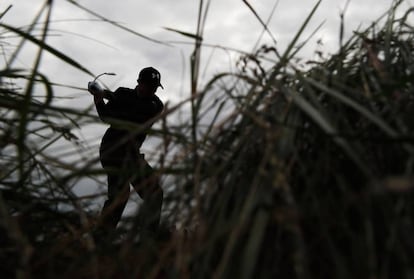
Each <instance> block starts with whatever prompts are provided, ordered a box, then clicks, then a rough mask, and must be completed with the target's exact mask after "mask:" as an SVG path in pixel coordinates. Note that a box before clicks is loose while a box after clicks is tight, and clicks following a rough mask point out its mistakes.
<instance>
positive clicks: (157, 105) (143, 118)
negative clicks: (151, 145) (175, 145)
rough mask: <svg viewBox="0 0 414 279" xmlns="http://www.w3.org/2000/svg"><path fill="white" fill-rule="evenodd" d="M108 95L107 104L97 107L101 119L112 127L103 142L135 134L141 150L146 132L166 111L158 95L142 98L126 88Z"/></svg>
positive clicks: (134, 136)
mask: <svg viewBox="0 0 414 279" xmlns="http://www.w3.org/2000/svg"><path fill="white" fill-rule="evenodd" d="M108 94H109V95H108V102H107V103H104V102H100V103H98V104H97V105H96V108H97V111H98V115H99V117H100V118H101V119H102V121H104V122H106V123H108V124H110V125H111V127H110V128H109V129H108V131H107V132H106V133H105V136H104V139H103V140H104V141H118V140H119V139H120V138H121V137H124V136H129V137H131V134H133V138H134V139H135V143H136V144H137V145H138V148H139V147H140V146H141V145H142V142H143V141H144V140H145V137H146V131H145V130H146V129H148V128H150V127H151V126H152V124H153V121H154V118H155V117H156V116H157V115H158V114H160V113H161V112H162V110H163V109H164V105H163V103H162V102H161V100H160V99H159V98H158V97H157V96H156V95H152V96H150V97H140V96H138V95H137V93H136V92H135V90H133V89H130V88H124V87H120V88H118V89H117V90H116V91H115V92H113V93H108ZM137 124H138V125H137ZM137 131H138V132H137Z"/></svg>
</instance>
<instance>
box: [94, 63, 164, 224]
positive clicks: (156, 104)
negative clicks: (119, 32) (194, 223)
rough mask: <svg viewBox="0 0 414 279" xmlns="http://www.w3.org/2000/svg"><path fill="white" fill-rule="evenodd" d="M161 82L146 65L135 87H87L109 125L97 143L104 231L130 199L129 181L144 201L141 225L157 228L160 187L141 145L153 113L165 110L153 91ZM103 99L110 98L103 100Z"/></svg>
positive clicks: (114, 220)
mask: <svg viewBox="0 0 414 279" xmlns="http://www.w3.org/2000/svg"><path fill="white" fill-rule="evenodd" d="M160 80H161V75H160V73H159V72H158V71H157V70H156V69H154V68H152V67H148V68H144V69H142V70H141V71H140V73H139V76H138V80H137V81H138V85H137V86H136V87H135V89H129V88H124V87H120V88H118V89H117V90H116V91H115V92H111V91H107V90H99V89H95V88H93V86H90V84H89V85H88V90H89V92H90V93H92V94H93V95H94V102H95V105H96V109H97V111H98V114H99V117H100V118H101V120H102V121H104V122H106V123H108V124H110V125H111V126H110V127H109V128H108V130H107V131H106V132H105V135H104V136H103V138H102V142H101V146H100V159H101V163H102V166H103V167H104V169H105V170H106V172H107V175H108V199H107V200H106V201H105V204H104V206H103V209H102V213H101V217H102V219H101V222H102V223H101V226H102V227H101V228H103V229H109V230H113V229H115V228H116V226H117V224H118V222H119V220H120V218H121V215H122V212H123V211H124V208H125V205H126V203H127V201H128V198H129V193H130V190H129V189H130V184H132V186H133V187H134V189H135V190H136V192H137V193H138V194H139V195H140V197H141V198H142V199H143V201H144V202H143V204H142V206H141V207H140V211H139V220H138V222H139V226H140V227H143V228H145V229H149V230H156V229H157V227H158V224H159V220H160V213H161V206H162V200H163V191H162V189H161V187H160V185H159V181H158V177H157V175H156V174H155V173H154V171H153V169H152V168H151V166H150V165H149V164H148V162H147V161H146V160H145V158H144V154H141V153H140V147H141V145H142V143H143V142H144V140H145V138H146V136H147V134H146V130H147V129H148V128H149V127H151V126H152V124H153V121H154V117H156V116H157V115H159V114H160V113H161V112H162V110H163V108H164V105H163V103H162V102H161V100H160V99H159V98H158V97H157V96H156V95H155V92H156V91H157V89H158V87H161V88H163V87H162V85H161V83H160ZM104 98H105V99H107V100H108V101H107V102H106V103H105V102H104ZM131 124H135V125H131ZM136 124H138V125H136Z"/></svg>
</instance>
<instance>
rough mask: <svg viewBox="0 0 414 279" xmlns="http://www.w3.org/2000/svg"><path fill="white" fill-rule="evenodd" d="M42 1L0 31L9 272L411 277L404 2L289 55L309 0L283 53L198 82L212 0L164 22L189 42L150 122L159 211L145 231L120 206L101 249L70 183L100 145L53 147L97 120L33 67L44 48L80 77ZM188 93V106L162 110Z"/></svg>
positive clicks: (2, 183)
mask: <svg viewBox="0 0 414 279" xmlns="http://www.w3.org/2000/svg"><path fill="white" fill-rule="evenodd" d="M69 2H71V3H74V4H76V5H80V4H77V3H76V2H74V1H69ZM51 3H52V2H50V1H46V2H45V6H44V7H43V9H42V11H41V12H40V13H39V15H38V16H37V17H36V18H35V19H34V21H33V26H34V25H36V24H38V23H39V22H40V18H41V15H42V14H43V15H45V16H46V19H47V20H46V21H45V23H44V25H43V26H44V28H43V32H42V34H41V35H40V36H34V35H33V34H32V30H33V29H32V27H28V28H27V29H19V28H17V27H13V26H8V25H6V24H4V23H2V22H1V17H0V27H1V28H2V29H3V31H4V32H6V31H7V32H12V33H14V34H16V35H19V38H20V39H21V41H20V44H18V45H17V46H16V47H15V52H14V53H13V54H12V55H10V56H8V57H7V63H6V66H5V67H4V69H2V70H1V71H0V94H1V96H0V107H1V109H0V145H1V157H0V164H1V171H0V242H1V246H0V261H1V265H0V274H1V275H2V277H3V278H56V277H59V278H278V277H280V278H411V276H412V274H413V264H412V256H413V255H414V243H413V241H412V237H411V235H412V234H414V224H413V217H414V208H413V205H414V200H413V187H414V184H413V181H414V180H413V172H414V168H413V166H414V165H413V162H414V153H413V152H414V134H413V128H414V127H413V126H414V97H413V96H414V85H413V81H414V76H413V75H414V74H413V72H414V58H413V57H414V56H413V54H414V44H413V42H414V40H413V34H414V32H413V28H414V27H413V26H412V25H411V23H410V21H409V17H410V16H411V14H412V12H413V11H412V10H408V11H406V13H405V14H403V15H402V16H400V17H397V11H398V9H399V7H400V5H401V3H402V1H396V2H395V3H394V4H393V6H392V7H391V8H390V10H389V11H388V13H387V14H386V15H384V16H383V17H381V18H380V19H379V20H378V21H377V22H375V23H373V24H372V26H370V27H369V28H367V29H366V30H362V31H361V30H359V31H356V32H354V34H353V36H352V37H351V38H349V39H347V40H345V39H343V38H341V47H340V49H339V50H338V52H337V53H336V54H334V55H331V56H325V55H324V54H321V56H320V57H319V59H318V60H314V61H313V60H308V61H306V63H304V64H298V63H297V62H296V59H295V55H296V53H297V52H298V51H299V49H300V48H301V47H302V46H303V43H299V38H300V37H301V35H302V33H303V31H304V30H305V29H306V28H307V26H308V23H309V21H310V20H311V18H312V16H313V14H314V12H315V10H316V9H317V8H318V6H319V3H320V1H319V2H318V3H317V4H316V5H315V8H314V9H313V10H312V11H311V12H310V14H309V16H308V17H307V18H306V19H304V22H303V25H302V26H301V28H300V29H299V31H298V33H297V34H296V35H295V36H294V39H293V40H292V42H291V43H290V44H289V46H288V47H287V48H286V50H284V51H283V52H280V50H279V49H276V47H275V46H273V45H270V46H263V47H261V48H259V49H258V50H257V51H255V52H254V53H250V54H245V55H242V56H241V57H240V60H239V63H238V70H237V71H235V72H225V73H220V74H218V75H217V76H215V77H213V78H212V79H211V80H210V82H208V83H207V85H206V86H205V87H203V88H202V89H200V88H199V87H200V86H199V84H198V79H197V77H198V75H199V67H200V64H199V63H200V53H201V51H202V49H203V41H202V38H203V28H204V25H205V23H206V17H207V13H208V8H209V3H210V2H209V1H207V2H206V3H205V2H204V1H200V9H199V21H198V22H199V23H198V26H197V31H196V33H195V34H189V33H185V32H181V31H179V30H176V29H173V28H169V29H168V30H170V31H172V32H177V33H178V34H180V35H183V36H187V37H190V38H192V39H194V41H195V44H194V53H193V55H192V57H191V59H192V60H191V66H192V67H191V71H192V86H191V89H190V90H189V98H188V99H187V100H183V101H182V103H180V104H178V105H176V106H174V107H172V108H168V109H167V110H166V111H165V114H164V115H163V116H162V117H161V118H160V119H159V123H161V125H160V126H159V128H154V129H153V130H152V135H151V136H153V137H158V138H159V139H160V142H161V144H160V146H159V148H158V150H160V154H159V155H160V156H159V160H158V162H157V163H158V171H159V172H161V173H162V174H163V176H165V177H167V178H168V179H165V180H164V185H163V187H165V189H166V190H167V191H166V192H167V193H168V194H167V196H166V199H165V204H164V211H165V214H164V223H165V224H164V226H163V228H162V229H161V230H160V231H159V232H158V233H157V234H154V235H152V236H146V237H145V238H144V237H140V236H139V233H138V232H137V231H135V229H134V228H135V226H134V218H133V217H131V218H129V219H128V218H125V220H124V221H125V223H124V225H123V226H122V227H121V228H120V230H119V235H118V236H114V240H113V241H108V243H106V244H105V245H103V246H99V247H98V246H96V245H95V243H94V240H93V238H92V237H91V231H92V228H93V225H94V222H95V221H94V218H95V217H96V216H97V214H98V212H96V211H94V210H93V209H91V208H92V207H91V206H90V205H91V204H92V203H94V202H96V200H95V198H96V197H95V196H93V197H79V196H77V194H76V192H74V190H73V187H74V185H76V184H77V183H80V181H82V179H84V178H97V177H101V176H103V175H104V173H103V172H102V170H101V168H100V167H99V166H97V164H96V163H97V157H98V156H97V155H96V158H95V159H90V160H89V161H87V162H85V163H83V164H74V163H72V162H67V161H65V160H63V159H62V157H61V156H59V155H61V154H57V155H56V154H54V153H53V152H50V147H51V146H53V144H54V143H56V142H58V141H65V142H66V144H67V145H66V146H68V147H67V148H68V150H67V154H70V155H73V154H76V150H78V149H79V148H81V146H80V145H79V141H78V138H77V136H76V133H74V132H73V130H74V129H76V128H77V127H82V126H84V125H87V124H90V123H96V122H98V119H97V116H96V113H95V112H94V111H93V110H91V108H90V107H89V108H86V109H83V110H77V109H73V108H65V107H62V106H57V105H56V103H55V102H54V100H55V98H56V97H55V91H54V90H55V87H56V84H54V83H53V81H50V80H49V79H48V77H47V73H41V72H39V67H38V66H39V62H40V61H41V59H42V53H43V52H49V53H51V54H53V55H55V56H56V57H58V58H59V59H61V60H62V61H64V62H65V63H68V64H69V65H72V66H73V67H76V68H77V69H78V70H79V71H81V72H86V73H89V74H90V72H89V71H88V70H87V69H86V68H85V67H84V66H82V65H81V64H79V63H77V62H76V61H74V60H73V59H72V58H70V57H68V56H66V55H65V54H64V53H62V52H60V51H59V50H57V49H54V48H53V47H52V46H50V45H48V44H47V43H46V40H45V38H46V37H47V33H48V28H49V27H48V22H49V20H48V19H49V15H50V12H51V10H52V5H51ZM244 3H245V4H247V5H248V7H249V9H251V10H252V13H253V14H254V16H257V17H258V15H257V13H255V12H254V9H253V7H252V6H250V5H249V4H248V2H247V1H244ZM84 10H86V11H88V10H87V9H85V8H84ZM0 12H1V11H0ZM6 12H12V11H11V10H9V11H7V10H6V11H5V12H4V13H6ZM4 13H2V15H3V14H4ZM95 16H97V17H100V16H99V15H96V14H95ZM100 18H101V19H102V20H104V21H105V22H109V23H111V24H112V23H113V24H115V23H114V22H112V21H111V20H109V19H105V18H103V17H100ZM260 21H261V23H262V24H263V25H264V29H265V31H266V32H269V31H268V28H267V26H266V22H265V21H264V20H260ZM116 24H117V23H116ZM117 25H118V24H117ZM120 27H121V26H120ZM124 29H125V28H124ZM127 31H128V32H131V31H132V33H133V34H134V31H133V30H129V29H127ZM135 35H137V36H140V37H143V35H141V34H139V33H137V32H135ZM39 37H40V39H39ZM144 38H145V36H144ZM27 42H30V43H32V44H34V45H35V46H37V47H38V49H39V51H38V54H37V56H36V57H35V59H34V64H33V65H32V66H31V67H30V68H29V69H20V68H14V67H13V61H14V59H15V58H16V57H18V55H19V51H20V49H21V45H23V44H24V43H27ZM0 43H1V41H0ZM272 61H273V62H272ZM22 81H24V82H25V83H22ZM74 90H86V89H84V88H77V89H74ZM187 103H189V104H190V105H191V117H190V118H189V119H188V120H186V121H184V122H183V123H179V124H177V123H174V124H171V123H170V122H168V118H169V117H172V116H173V114H174V113H175V112H176V111H177V110H179V109H181V108H182V107H184V105H185V104H187ZM131 129H135V127H131ZM174 224H175V225H177V226H176V227H172V225H174Z"/></svg>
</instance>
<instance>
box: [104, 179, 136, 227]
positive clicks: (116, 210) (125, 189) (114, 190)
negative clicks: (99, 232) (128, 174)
mask: <svg viewBox="0 0 414 279" xmlns="http://www.w3.org/2000/svg"><path fill="white" fill-rule="evenodd" d="M128 197H129V184H128V182H127V181H125V179H123V178H122V176H119V175H108V199H107V200H106V201H105V203H104V206H103V209H102V214H101V216H102V226H103V227H104V228H107V229H115V228H116V226H117V224H118V222H119V220H120V219H121V216H122V212H123V211H124V209H125V206H126V203H127V201H128Z"/></svg>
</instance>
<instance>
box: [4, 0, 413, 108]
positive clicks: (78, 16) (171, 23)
mask: <svg viewBox="0 0 414 279" xmlns="http://www.w3.org/2000/svg"><path fill="white" fill-rule="evenodd" d="M44 2H45V0H30V1H27V0H6V1H4V0H2V1H0V11H3V10H4V9H5V8H6V7H8V6H9V5H10V4H12V5H13V7H12V9H11V10H10V11H9V12H8V13H7V14H6V16H5V17H4V18H3V22H4V23H7V24H11V25H14V26H25V25H27V24H29V23H30V22H31V20H32V19H33V17H34V15H35V14H36V13H37V12H38V10H39V9H40V7H41V6H42V5H43V4H44ZM53 2H54V8H53V14H52V17H53V20H54V21H53V23H52V25H51V30H52V31H51V32H50V34H51V35H52V36H50V37H49V38H48V41H47V42H48V43H49V44H50V45H52V46H54V47H56V48H58V49H59V50H61V51H62V52H64V53H65V54H67V55H69V56H71V57H72V58H74V59H75V60H77V61H79V62H80V63H81V64H83V65H85V66H86V67H87V68H88V69H90V70H91V71H92V72H93V73H96V74H98V73H101V72H105V71H111V72H115V73H117V76H116V77H105V78H104V79H103V80H104V81H105V82H106V83H107V84H108V85H109V86H110V87H111V86H112V87H118V86H121V85H122V86H127V87H134V86H135V83H136V77H137V73H138V71H139V69H140V68H142V67H145V66H148V65H152V66H154V67H156V68H158V69H159V70H160V72H161V74H162V83H163V85H164V87H165V90H164V91H162V92H160V93H161V94H160V97H161V98H162V99H163V100H164V101H166V100H178V99H181V98H182V97H183V95H184V96H185V95H186V94H188V90H189V84H188V77H189V64H188V62H189V56H190V53H191V50H192V46H191V45H183V44H177V43H171V42H177V41H181V42H191V39H189V38H187V37H184V36H182V35H180V34H177V33H174V32H170V31H167V30H165V29H164V27H169V28H174V29H178V30H182V31H185V32H190V33H195V29H196V24H197V14H198V6H199V1H196V0H174V1H173V0H157V1H148V0H147V1H144V0H122V1H96V0H79V1H77V2H78V3H79V4H80V5H82V6H84V7H87V8H88V9H91V10H93V11H94V12H96V13H98V14H100V15H102V16H104V17H106V18H108V19H111V20H113V21H116V22H119V23H120V24H122V25H124V26H125V27H127V28H130V29H132V30H134V31H136V32H139V33H141V34H143V35H145V36H148V37H151V38H153V39H155V40H159V41H162V42H166V43H170V45H171V46H166V45H162V44H157V43H154V42H151V41H148V40H145V39H143V38H141V37H138V36H135V35H133V34H131V33H129V32H126V31H124V30H122V29H119V28H116V27H114V26H112V25H110V24H109V23H105V22H102V21H93V20H96V19H97V18H96V17H94V16H93V15H90V14H88V13H87V12H85V11H83V10H81V9H79V8H78V7H76V6H75V5H73V4H71V3H69V2H68V1H66V0H55V1H53ZM204 2H207V1H204ZM316 2H317V1H315V0H279V1H276V0H250V1H249V3H250V4H251V6H252V7H253V8H254V9H255V10H256V11H257V13H258V14H259V15H260V17H261V18H262V19H263V20H264V21H266V20H267V19H268V18H269V16H270V14H271V12H272V9H273V7H274V6H275V5H276V3H277V6H276V10H275V12H274V14H273V16H272V18H271V20H270V23H269V29H270V30H271V32H272V34H273V36H274V37H275V38H276V40H277V47H278V48H279V50H283V48H284V46H285V45H286V44H287V43H289V41H290V40H291V39H292V37H293V36H294V35H295V33H296V32H297V30H298V29H299V27H300V25H301V24H302V23H303V20H304V18H305V17H306V15H307V14H309V12H310V11H311V9H312V8H313V6H314V5H315V4H316ZM346 2H347V1H346V0H324V1H322V3H321V5H320V7H319V9H318V11H317V12H316V14H315V16H314V18H313V20H312V22H311V23H310V24H309V27H308V29H307V32H306V33H305V35H304V36H303V38H306V35H309V34H310V33H311V32H313V30H314V28H316V27H317V26H318V25H319V24H321V23H322V22H324V25H323V27H322V28H321V29H320V31H319V32H318V33H317V34H316V35H315V37H314V38H315V39H314V40H313V41H311V42H310V43H309V44H308V45H307V47H306V48H305V50H304V52H302V53H301V55H302V56H305V57H309V56H311V55H312V53H313V51H314V50H315V49H316V43H315V41H316V40H318V39H321V40H322V42H323V43H324V48H325V50H326V51H327V52H332V51H334V50H335V49H336V47H337V45H338V31H339V24H340V17H339V15H340V12H341V11H343V9H344V7H345V6H346ZM391 3H392V0H358V1H357V0H353V1H352V0H351V1H350V3H349V6H348V9H347V10H346V14H345V24H346V30H345V31H346V34H348V35H349V34H350V33H351V31H352V30H354V29H356V28H357V27H358V26H359V25H361V24H362V25H365V26H366V25H367V24H369V23H371V22H372V21H373V20H375V19H376V18H377V17H378V16H380V15H381V14H382V13H384V12H385V11H386V10H387V9H388V8H389V7H390V5H391ZM410 6H412V0H407V1H406V3H405V5H404V7H410ZM261 32H262V27H261V25H260V23H259V21H258V20H257V19H256V18H255V16H254V15H253V13H252V12H251V11H250V10H249V9H248V7H247V6H246V5H245V4H244V3H243V1H242V0H220V1H219V0H212V1H211V4H210V9H209V11H208V17H207V23H206V26H205V31H204V43H207V44H213V45H215V44H217V45H221V46H225V47H231V48H236V49H240V50H243V51H247V52H250V51H252V49H253V47H254V46H255V45H256V43H257V41H258V38H259V36H260V34H261ZM261 42H262V43H271V40H270V37H269V36H266V35H265V36H264V37H263V39H262V40H261ZM11 49H12V48H10V50H11ZM30 55H32V53H30V52H29V51H28V52H27V56H22V57H20V59H19V62H18V63H16V65H15V66H17V67H30V65H31V63H33V62H32V61H33V58H31V57H30ZM238 56H239V55H238V54H237V53H233V52H226V51H223V50H220V49H213V48H204V49H203V52H202V57H203V61H204V63H203V65H202V70H203V73H204V69H206V75H204V76H203V77H204V80H206V79H208V78H209V77H211V75H212V74H214V73H217V72H220V71H223V70H229V69H231V67H232V66H234V63H235V61H236V60H237V57H238ZM210 57H211V58H212V59H211V60H209V59H208V58H210ZM207 61H210V62H209V63H208V64H207ZM206 66H207V68H206ZM42 70H43V72H44V73H45V74H46V75H48V76H49V77H50V78H51V79H52V80H54V81H55V82H59V83H65V84H70V85H76V86H84V85H86V83H87V81H88V80H90V79H91V78H90V77H88V76H87V75H85V74H82V73H79V72H78V71H76V70H74V69H73V68H71V67H70V66H67V65H62V62H60V61H59V60H58V59H56V58H54V57H50V56H45V58H44V60H43V63H42ZM114 89H115V88H114ZM71 93H72V94H73V93H74V92H71Z"/></svg>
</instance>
